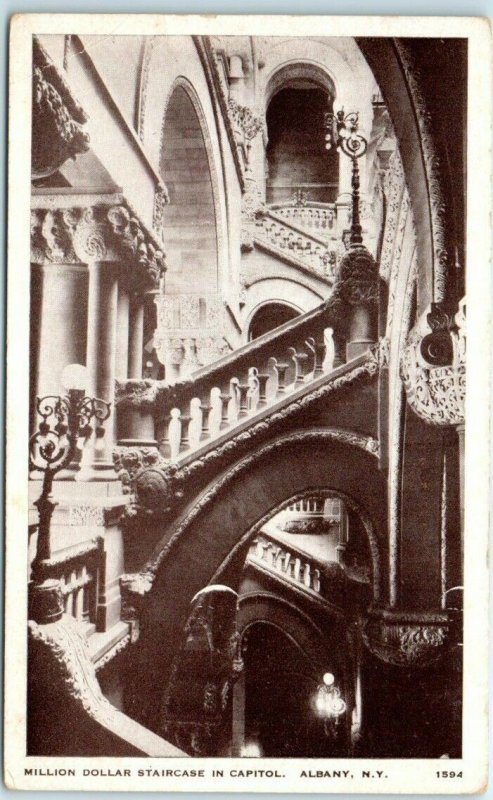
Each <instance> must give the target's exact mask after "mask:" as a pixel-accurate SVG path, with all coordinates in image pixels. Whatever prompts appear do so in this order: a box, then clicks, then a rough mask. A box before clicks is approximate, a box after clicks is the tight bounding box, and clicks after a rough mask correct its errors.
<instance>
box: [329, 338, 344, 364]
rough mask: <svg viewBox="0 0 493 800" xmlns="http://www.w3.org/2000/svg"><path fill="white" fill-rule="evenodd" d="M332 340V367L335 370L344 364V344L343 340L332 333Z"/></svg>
mask: <svg viewBox="0 0 493 800" xmlns="http://www.w3.org/2000/svg"><path fill="white" fill-rule="evenodd" d="M332 339H333V342H334V361H333V367H334V369H335V368H336V367H340V366H342V364H345V363H346V359H345V344H344V339H343V338H342V337H341V336H338V335H336V333H335V332H334V334H333V336H332Z"/></svg>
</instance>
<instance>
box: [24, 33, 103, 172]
mask: <svg viewBox="0 0 493 800" xmlns="http://www.w3.org/2000/svg"><path fill="white" fill-rule="evenodd" d="M85 122H87V115H86V114H85V112H84V110H83V109H82V107H81V106H80V105H79V103H78V102H77V101H76V100H75V98H74V97H73V95H72V92H71V90H70V87H69V86H68V84H67V82H66V80H65V78H64V77H63V76H62V74H61V72H59V70H58V69H57V67H56V66H55V64H54V63H53V61H52V60H51V58H50V57H49V55H48V53H47V52H46V51H45V49H44V48H43V47H42V45H41V44H40V42H39V40H38V39H37V37H36V36H34V37H33V95H32V131H33V135H32V162H31V170H32V177H33V179H39V178H46V177H48V176H49V175H52V174H53V173H54V172H56V170H57V169H59V168H60V167H61V166H62V164H64V163H65V161H67V160H68V159H69V158H72V159H74V158H75V157H76V156H77V155H78V154H79V153H85V152H86V151H87V150H88V149H89V134H88V133H86V132H85V131H84V129H83V126H84V123H85Z"/></svg>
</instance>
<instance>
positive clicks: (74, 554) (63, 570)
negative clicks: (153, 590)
mask: <svg viewBox="0 0 493 800" xmlns="http://www.w3.org/2000/svg"><path fill="white" fill-rule="evenodd" d="M105 561H106V556H105V551H104V540H103V538H102V537H97V538H95V539H91V540H89V541H88V542H84V543H83V544H81V545H76V546H74V547H69V548H67V549H66V550H65V551H63V550H62V551H60V552H58V553H57V554H56V556H54V557H53V558H50V559H46V560H45V561H42V562H41V564H40V570H41V578H42V580H57V581H59V586H60V592H61V596H62V599H63V606H64V611H65V613H66V614H68V615H69V616H71V617H73V618H74V619H76V620H77V621H78V622H81V623H85V625H86V626H87V633H90V632H93V631H94V630H101V629H102V628H103V621H102V615H101V614H100V613H99V608H100V606H101V603H102V602H104V594H105V592H104V574H105Z"/></svg>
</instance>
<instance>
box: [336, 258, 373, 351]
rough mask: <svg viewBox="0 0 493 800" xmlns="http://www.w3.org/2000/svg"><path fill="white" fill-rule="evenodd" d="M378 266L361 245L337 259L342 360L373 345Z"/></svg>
mask: <svg viewBox="0 0 493 800" xmlns="http://www.w3.org/2000/svg"><path fill="white" fill-rule="evenodd" d="M378 281H379V279H378V265H377V264H376V262H375V260H374V259H373V257H372V255H371V253H370V252H369V251H368V250H367V249H366V247H364V245H362V244H354V243H353V244H350V246H349V249H348V251H347V253H346V254H345V255H344V256H343V258H342V259H341V264H340V267H339V277H338V288H339V291H340V295H341V299H342V300H343V302H344V303H346V304H347V307H348V308H347V317H348V319H349V325H348V337H347V342H346V359H347V360H348V361H349V360H350V359H352V358H356V357H357V356H359V355H361V353H364V352H366V350H368V348H369V347H370V346H371V345H372V344H374V343H375V342H376V339H377V321H378V296H379V294H378V291H379V290H378Z"/></svg>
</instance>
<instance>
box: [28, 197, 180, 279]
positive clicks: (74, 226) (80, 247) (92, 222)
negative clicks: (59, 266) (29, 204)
mask: <svg viewBox="0 0 493 800" xmlns="http://www.w3.org/2000/svg"><path fill="white" fill-rule="evenodd" d="M118 199H119V200H120V202H119V203H118V204H115V205H108V204H106V203H103V202H99V203H95V204H93V205H89V206H85V207H81V206H76V207H72V208H63V209H54V210H53V209H52V208H33V209H32V211H31V262H32V263H38V264H46V263H55V264H56V263H63V264H73V263H75V264H80V263H82V264H90V263H93V262H95V261H114V262H120V263H121V265H122V270H123V272H124V273H125V274H126V275H127V278H128V281H129V283H130V288H131V289H133V290H134V291H142V292H145V291H155V290H157V289H158V288H159V284H160V279H161V277H162V275H163V274H164V272H165V270H166V266H165V259H164V253H163V252H162V250H160V248H159V245H158V243H157V241H156V240H155V238H154V237H153V235H152V234H150V233H149V231H148V230H147V229H146V228H145V226H144V225H143V224H142V223H141V222H140V220H139V219H138V218H137V217H136V215H135V214H134V212H133V210H132V209H131V207H130V206H129V204H128V203H127V202H126V201H125V200H124V199H123V198H121V196H118Z"/></svg>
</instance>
